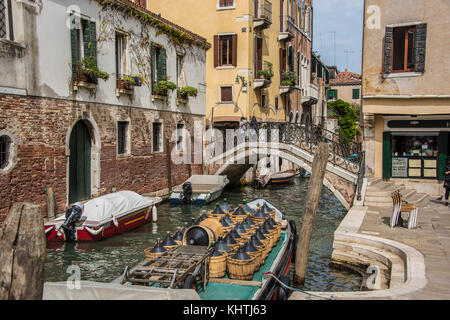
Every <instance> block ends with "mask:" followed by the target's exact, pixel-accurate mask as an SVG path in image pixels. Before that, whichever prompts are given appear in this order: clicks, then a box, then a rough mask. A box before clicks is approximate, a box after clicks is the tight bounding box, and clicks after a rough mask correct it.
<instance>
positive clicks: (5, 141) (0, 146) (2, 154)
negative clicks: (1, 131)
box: [0, 135, 11, 169]
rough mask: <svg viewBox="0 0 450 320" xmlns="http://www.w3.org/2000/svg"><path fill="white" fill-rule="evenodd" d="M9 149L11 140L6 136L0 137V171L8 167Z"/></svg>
mask: <svg viewBox="0 0 450 320" xmlns="http://www.w3.org/2000/svg"><path fill="white" fill-rule="evenodd" d="M10 147H11V138H10V137H8V136H6V135H4V136H0V169H5V168H6V167H7V166H8V165H9V155H10Z"/></svg>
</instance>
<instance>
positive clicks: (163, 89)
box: [153, 80, 177, 97]
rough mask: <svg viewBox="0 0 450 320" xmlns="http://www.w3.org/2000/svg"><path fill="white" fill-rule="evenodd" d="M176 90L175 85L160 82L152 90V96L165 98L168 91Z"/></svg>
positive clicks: (163, 81) (164, 81) (165, 81)
mask: <svg viewBox="0 0 450 320" xmlns="http://www.w3.org/2000/svg"><path fill="white" fill-rule="evenodd" d="M176 88H177V85H176V84H175V83H173V82H170V81H167V80H161V81H158V82H157V83H156V86H154V88H153V94H154V95H158V96H164V97H167V96H168V94H169V91H173V90H175V89H176Z"/></svg>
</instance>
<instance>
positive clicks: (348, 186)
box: [207, 124, 364, 209]
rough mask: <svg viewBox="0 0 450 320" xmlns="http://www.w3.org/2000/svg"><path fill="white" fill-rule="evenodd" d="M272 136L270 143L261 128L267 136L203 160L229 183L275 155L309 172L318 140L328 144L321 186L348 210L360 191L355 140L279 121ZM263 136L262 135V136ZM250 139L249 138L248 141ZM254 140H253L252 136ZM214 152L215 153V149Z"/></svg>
mask: <svg viewBox="0 0 450 320" xmlns="http://www.w3.org/2000/svg"><path fill="white" fill-rule="evenodd" d="M280 125H281V127H276V124H275V128H277V134H276V135H275V139H273V135H272V139H271V142H265V141H267V139H266V137H267V136H271V134H270V130H271V129H272V131H273V128H274V124H272V128H263V129H262V130H260V131H263V132H264V131H265V130H268V131H269V135H265V133H266V132H264V133H263V135H261V132H260V135H259V137H258V141H251V139H246V140H247V141H245V142H244V141H243V142H241V143H239V144H238V145H237V146H235V147H233V148H227V149H228V150H227V151H225V152H223V153H221V154H219V155H215V156H211V157H209V159H207V163H208V164H209V165H210V168H211V169H212V171H213V172H215V174H216V175H226V176H227V177H228V179H229V180H230V182H231V183H232V184H236V183H238V182H239V180H240V178H241V177H242V176H243V175H244V174H245V173H246V172H247V171H248V170H249V169H250V168H251V167H253V166H255V165H256V163H257V162H258V160H260V159H264V158H265V157H267V156H271V155H273V156H277V157H279V158H282V159H285V160H287V161H289V162H291V163H293V164H295V165H297V166H299V167H301V168H303V169H305V170H306V171H307V172H309V173H311V170H312V162H313V159H314V153H315V151H316V149H317V145H318V143H319V142H320V141H325V142H327V143H328V144H329V150H330V152H329V157H328V163H327V167H326V173H325V178H324V185H325V186H326V187H327V188H328V189H330V190H331V191H332V192H333V193H334V195H335V196H336V197H337V198H338V199H339V201H340V202H341V203H342V205H343V206H344V207H345V208H346V209H350V207H351V206H352V204H353V201H354V198H355V196H356V195H357V193H359V192H360V188H358V185H361V184H362V175H363V171H364V170H363V167H364V165H363V163H362V162H363V161H362V160H363V153H362V152H361V151H360V150H361V146H360V145H358V144H355V143H353V142H352V143H344V142H342V140H341V142H339V139H338V138H339V137H336V135H335V134H334V133H330V132H326V131H322V132H318V131H317V130H314V128H311V127H310V128H306V127H304V126H303V127H302V126H299V125H292V124H291V125H289V126H288V127H287V128H286V125H285V124H280ZM264 135H265V136H264ZM248 140H250V141H248ZM255 140H256V139H255ZM274 140H275V141H274ZM216 154H217V152H216Z"/></svg>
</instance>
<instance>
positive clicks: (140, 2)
mask: <svg viewBox="0 0 450 320" xmlns="http://www.w3.org/2000/svg"><path fill="white" fill-rule="evenodd" d="M134 2H135V3H136V4H137V5H138V6H141V7H142V8H147V0H135V1H134Z"/></svg>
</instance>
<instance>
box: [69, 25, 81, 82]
mask: <svg viewBox="0 0 450 320" xmlns="http://www.w3.org/2000/svg"><path fill="white" fill-rule="evenodd" d="M77 35H78V29H76V28H72V29H70V46H71V51H72V77H73V78H74V77H75V73H76V68H77V64H78V61H79V60H80V57H79V56H78V52H79V51H78V48H79V43H78V37H77Z"/></svg>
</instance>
